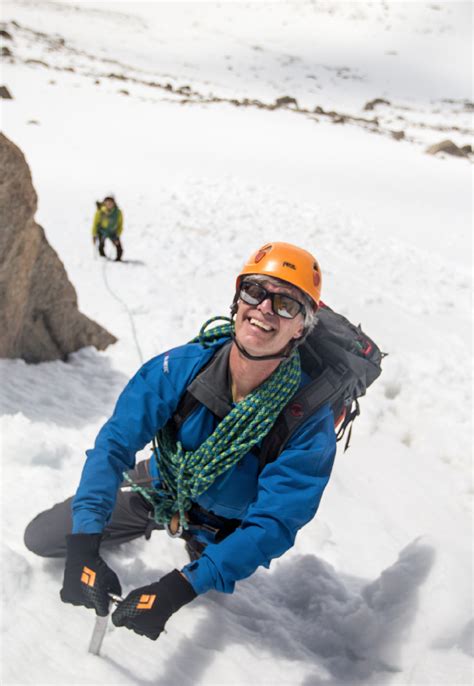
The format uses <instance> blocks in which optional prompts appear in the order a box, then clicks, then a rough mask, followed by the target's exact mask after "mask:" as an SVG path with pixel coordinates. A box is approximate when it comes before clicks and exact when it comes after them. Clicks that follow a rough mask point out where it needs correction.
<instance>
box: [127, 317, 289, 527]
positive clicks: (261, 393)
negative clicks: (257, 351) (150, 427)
mask: <svg viewBox="0 0 474 686" xmlns="http://www.w3.org/2000/svg"><path fill="white" fill-rule="evenodd" d="M214 321H226V322H227V323H226V324H223V325H220V326H216V327H213V328H212V329H210V330H208V326H209V324H211V323H212V322H214ZM232 331H233V322H232V320H231V319H229V318H228V317H213V318H212V319H209V320H208V321H207V322H205V323H204V325H203V326H202V328H201V330H200V332H199V335H198V336H197V337H196V338H194V339H193V340H192V341H191V342H199V343H200V344H201V345H202V346H203V347H209V346H210V345H211V344H212V343H215V342H216V341H218V340H219V339H220V338H229V336H230V335H231V334H232ZM300 381H301V364H300V357H299V353H298V352H297V351H296V350H294V351H293V353H292V354H291V355H290V356H289V357H288V358H286V359H284V360H282V362H281V363H280V364H279V365H278V367H277V368H276V369H275V371H274V372H273V374H271V376H269V377H268V379H266V380H265V381H264V382H263V383H262V384H261V385H260V386H258V387H257V388H256V389H255V390H254V391H252V392H251V393H249V395H247V396H246V397H245V398H244V399H243V400H241V401H240V402H238V403H236V404H234V406H233V408H232V410H231V411H230V412H229V414H227V415H226V416H225V417H224V419H223V420H222V421H221V422H220V423H219V424H218V425H217V426H216V428H215V429H214V431H213V433H211V435H210V436H208V438H206V439H205V440H204V441H203V442H202V443H201V445H200V446H199V447H198V448H197V449H196V450H185V449H184V448H183V446H182V444H181V443H180V441H178V440H177V437H176V434H175V428H174V423H173V421H172V420H170V421H169V422H168V423H167V424H166V425H165V426H164V427H163V428H162V429H160V431H158V434H157V436H156V443H157V449H156V450H155V458H156V462H157V467H158V472H159V475H160V479H161V484H162V488H159V489H153V491H152V492H151V493H150V490H149V489H143V488H142V487H140V486H137V485H135V488H134V486H133V482H132V488H134V490H137V491H138V492H139V493H141V494H142V495H143V496H144V497H145V498H146V499H147V500H148V501H149V502H152V504H153V506H154V518H155V521H156V522H158V523H159V524H164V525H167V524H169V523H170V521H171V518H172V517H173V515H175V514H176V513H179V521H180V525H181V527H182V528H183V529H187V528H188V523H187V520H186V512H187V511H188V510H189V509H190V507H191V505H192V502H193V501H195V500H196V499H197V498H198V497H199V496H200V495H202V493H204V492H205V491H206V490H207V489H208V488H209V487H210V486H211V485H212V484H213V483H214V481H215V480H216V479H217V478H218V477H219V476H221V474H223V473H224V472H226V471H228V470H230V469H231V468H232V467H234V466H235V465H236V464H237V462H239V461H240V460H241V459H242V458H243V457H244V455H246V454H247V453H248V452H249V451H250V450H251V449H252V447H253V446H254V445H256V444H257V443H259V442H260V441H261V440H263V438H264V437H265V436H266V435H267V434H268V432H269V431H270V429H271V427H272V426H273V424H274V423H275V421H276V418H277V417H278V415H279V414H280V412H281V411H282V409H283V408H284V407H285V405H286V404H287V403H288V401H289V400H290V398H291V397H292V396H293V395H294V393H295V392H296V390H297V389H298V387H299V385H300ZM125 478H127V480H128V481H131V480H130V478H129V477H127V476H126V475H125Z"/></svg>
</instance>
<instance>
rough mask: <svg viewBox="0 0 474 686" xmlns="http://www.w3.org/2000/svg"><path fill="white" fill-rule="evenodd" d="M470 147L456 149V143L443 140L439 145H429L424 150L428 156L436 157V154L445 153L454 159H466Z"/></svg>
mask: <svg viewBox="0 0 474 686" xmlns="http://www.w3.org/2000/svg"><path fill="white" fill-rule="evenodd" d="M469 149H470V146H468V145H465V146H463V147H462V148H458V146H457V145H456V143H453V141H450V140H445V141H441V143H435V145H430V146H429V148H426V152H427V153H428V155H436V154H437V153H438V152H445V153H447V154H448V155H454V156H455V157H468V156H469V152H470V150H469Z"/></svg>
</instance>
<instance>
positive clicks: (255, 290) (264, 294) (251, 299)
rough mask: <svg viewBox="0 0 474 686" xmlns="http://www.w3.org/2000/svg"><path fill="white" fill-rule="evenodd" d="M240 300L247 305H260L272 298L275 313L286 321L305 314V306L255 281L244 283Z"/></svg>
mask: <svg viewBox="0 0 474 686" xmlns="http://www.w3.org/2000/svg"><path fill="white" fill-rule="evenodd" d="M239 298H240V299H241V300H243V301H244V303H246V304H247V305H260V303H262V302H263V301H264V300H266V299H267V298H270V300H271V302H272V310H273V312H274V313H275V314H277V315H278V316H279V317H283V318H284V319H294V318H295V317H296V315H297V314H299V313H300V312H301V314H303V315H304V314H305V308H304V305H303V304H302V303H300V302H299V301H298V300H296V299H295V298H292V297H291V295H286V293H271V292H270V291H267V289H266V288H264V287H263V286H261V285H260V284H259V283H256V282H255V281H242V283H241V284H240V290H239Z"/></svg>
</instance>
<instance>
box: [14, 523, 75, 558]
mask: <svg viewBox="0 0 474 686" xmlns="http://www.w3.org/2000/svg"><path fill="white" fill-rule="evenodd" d="M41 520H42V513H41V514H39V515H37V516H36V517H35V518H34V519H33V520H32V521H31V522H30V523H29V524H28V526H27V527H26V529H25V533H24V535H23V542H24V544H25V546H26V547H27V548H28V550H30V551H31V552H32V553H35V555H39V556H40V557H65V556H66V537H65V536H61V535H59V536H57V537H54V536H52V535H51V533H50V531H48V528H49V527H47V526H46V527H45V526H44V524H43V523H42V521H41Z"/></svg>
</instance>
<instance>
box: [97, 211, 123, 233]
mask: <svg viewBox="0 0 474 686" xmlns="http://www.w3.org/2000/svg"><path fill="white" fill-rule="evenodd" d="M122 230H123V215H122V210H119V208H118V207H117V205H115V206H114V207H113V208H112V209H111V210H110V211H109V210H107V208H106V206H105V205H101V206H100V207H99V209H98V210H97V212H96V213H95V215H94V222H93V224H92V235H93V237H94V238H96V237H97V236H104V237H105V238H113V237H114V236H120V234H121V233H122Z"/></svg>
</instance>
